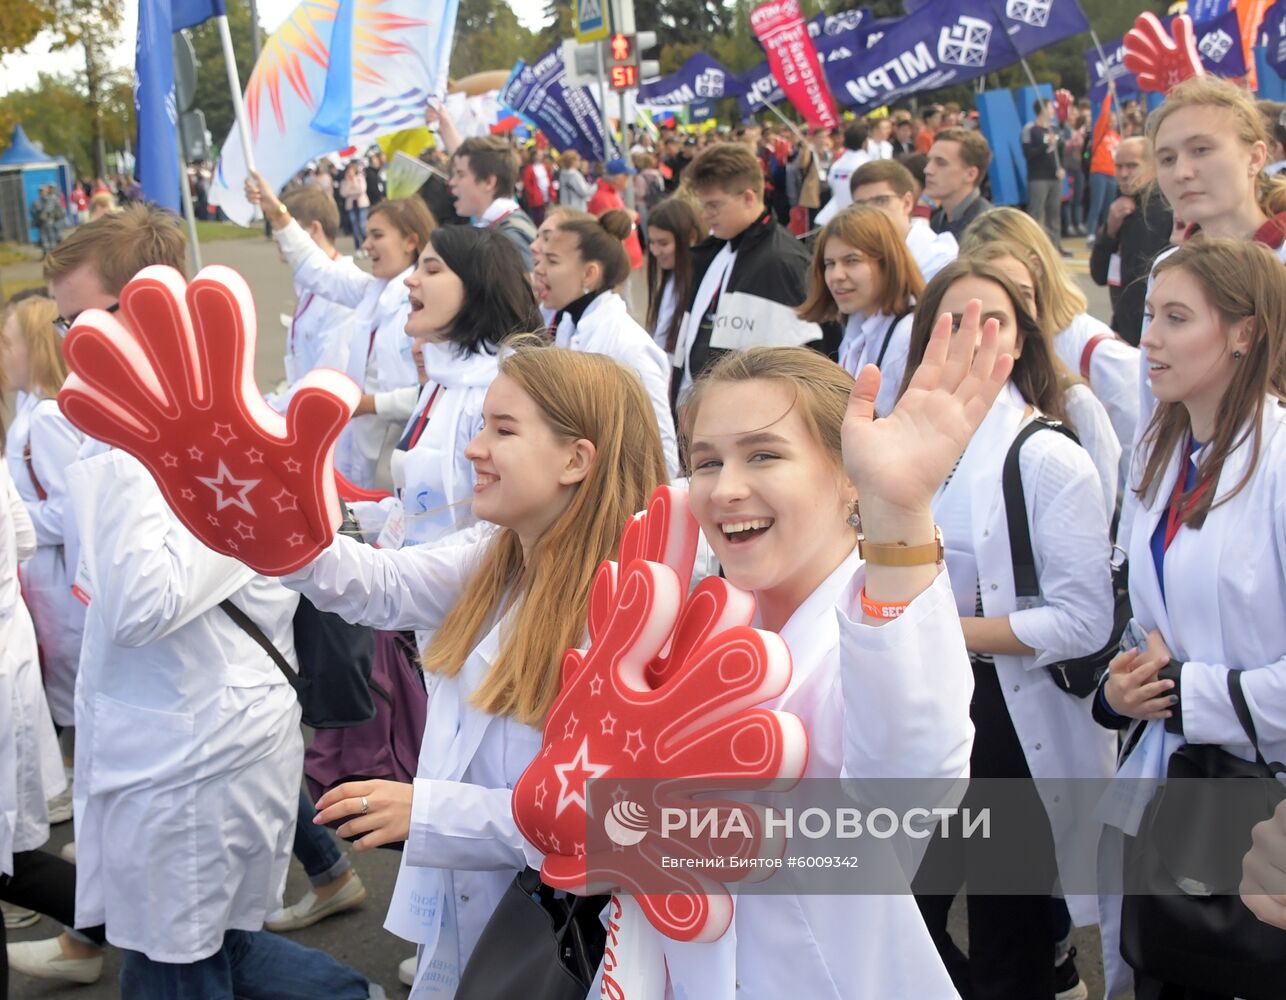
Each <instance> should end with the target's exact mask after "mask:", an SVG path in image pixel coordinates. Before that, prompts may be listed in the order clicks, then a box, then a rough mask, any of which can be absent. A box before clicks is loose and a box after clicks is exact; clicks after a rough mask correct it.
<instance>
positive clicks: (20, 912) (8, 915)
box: [0, 903, 40, 931]
mask: <svg viewBox="0 0 1286 1000" xmlns="http://www.w3.org/2000/svg"><path fill="white" fill-rule="evenodd" d="M0 913H3V914H4V928H5V930H7V931H16V930H21V929H22V928H23V927H30V926H31V925H32V924H35V923H38V922H39V921H40V914H39V913H37V912H36V911H35V910H28V909H26V908H25V907H21V906H14V905H13V904H12V903H0Z"/></svg>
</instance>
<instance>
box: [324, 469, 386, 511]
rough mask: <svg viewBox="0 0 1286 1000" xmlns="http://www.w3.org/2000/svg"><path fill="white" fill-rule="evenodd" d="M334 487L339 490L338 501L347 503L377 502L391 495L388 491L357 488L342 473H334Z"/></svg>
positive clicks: (363, 487)
mask: <svg viewBox="0 0 1286 1000" xmlns="http://www.w3.org/2000/svg"><path fill="white" fill-rule="evenodd" d="M335 485H336V486H337V487H338V488H339V496H340V499H342V500H344V501H345V502H347V503H357V502H358V501H359V500H372V501H379V500H383V499H384V498H385V497H391V496H392V495H393V494H392V493H390V492H389V491H388V490H368V489H367V488H366V487H365V486H358V485H357V484H356V483H355V482H353V481H352V480H350V479H348V478H346V477H345V476H344V474H343V473H342V472H336V473H335Z"/></svg>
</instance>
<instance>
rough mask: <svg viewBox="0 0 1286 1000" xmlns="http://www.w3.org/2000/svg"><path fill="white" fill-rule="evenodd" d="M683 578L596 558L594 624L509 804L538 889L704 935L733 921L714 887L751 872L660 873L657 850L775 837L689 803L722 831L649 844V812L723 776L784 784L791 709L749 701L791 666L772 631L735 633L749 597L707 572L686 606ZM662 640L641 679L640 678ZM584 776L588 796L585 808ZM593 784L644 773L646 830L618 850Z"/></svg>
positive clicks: (779, 687)
mask: <svg viewBox="0 0 1286 1000" xmlns="http://www.w3.org/2000/svg"><path fill="white" fill-rule="evenodd" d="M686 582H687V578H686V577H684V578H681V577H680V576H679V575H677V574H676V573H675V572H674V571H673V570H672V569H671V568H669V567H667V566H663V565H660V564H658V563H652V562H645V561H642V560H635V561H634V562H632V563H630V564H629V565H628V566H626V567H625V568H624V570H622V571H620V572H619V574H618V573H617V571H616V569H615V567H614V566H613V564H611V563H605V564H604V565H603V567H601V568H600V571H599V578H598V580H596V584H595V587H594V589H593V591H592V593H591V597H590V604H591V617H592V619H593V620H595V621H597V623H598V624H597V626H596V634H595V635H594V637H593V640H592V644H591V645H590V648H589V649H588V650H569V651H568V653H567V656H566V659H565V660H564V665H563V687H562V690H561V692H560V694H559V696H558V698H557V700H556V701H555V703H554V706H553V708H552V709H551V711H550V715H549V719H548V721H547V723H546V725H545V745H544V749H543V750H542V752H541V753H540V754H539V755H537V757H536V759H535V760H534V761H533V762H532V764H531V766H530V767H528V769H527V770H526V771H525V772H524V774H523V776H522V778H521V779H520V780H519V782H518V784H517V785H516V786H515V788H514V796H513V810H514V817H515V819H516V821H517V823H518V826H519V829H520V830H521V831H522V832H523V835H524V836H525V837H526V838H527V839H528V840H529V841H531V842H532V843H533V844H535V845H537V846H538V847H539V848H540V849H541V850H543V851H545V852H546V857H545V862H544V865H543V866H542V869H541V874H542V877H543V878H544V880H545V881H546V883H547V884H549V885H552V886H555V887H558V888H565V889H569V890H579V891H582V892H583V891H586V890H587V889H588V888H593V889H594V891H605V890H607V889H621V890H624V891H625V892H628V893H630V894H632V895H633V896H634V897H635V899H636V900H637V902H638V903H639V904H640V907H641V908H642V910H643V912H644V914H645V915H646V916H647V918H648V920H649V922H650V923H651V924H652V925H653V926H655V927H656V928H657V929H658V930H659V931H661V932H662V933H664V934H666V935H668V936H670V937H672V938H676V939H679V940H689V941H710V940H714V939H716V938H718V937H719V936H720V935H722V934H723V933H724V931H725V930H727V928H728V925H729V923H730V922H731V919H732V900H731V898H730V896H729V894H728V892H727V889H726V887H725V886H724V885H723V883H724V882H730V881H734V880H737V879H738V878H739V877H743V876H744V875H749V874H751V873H752V872H753V873H754V874H760V873H761V872H762V870H758V871H757V870H755V869H753V868H739V869H718V870H717V872H718V877H717V878H715V877H712V876H711V874H710V873H711V872H714V871H716V870H715V869H707V870H705V871H701V870H699V869H696V868H672V867H663V866H662V863H661V858H662V856H663V854H664V855H670V856H672V855H673V854H675V853H680V854H684V855H689V856H695V857H706V858H709V857H713V856H715V855H716V854H723V855H729V854H734V853H735V854H739V855H740V856H743V857H745V856H755V857H760V856H764V855H765V854H769V855H771V854H779V853H780V847H779V845H777V844H774V843H770V842H769V841H768V840H767V838H765V837H764V835H763V824H762V821H761V817H760V814H759V811H758V810H757V809H755V808H754V807H752V806H747V805H743V804H741V803H737V802H724V801H720V802H717V803H711V802H709V801H705V800H703V801H701V802H700V806H701V808H702V809H703V810H709V809H714V810H715V811H716V814H717V816H718V820H717V822H716V824H715V828H716V829H717V830H718V831H726V830H727V829H728V826H727V821H728V820H729V819H730V818H735V820H736V824H735V825H736V827H737V831H738V832H737V834H736V835H735V836H730V837H727V838H720V837H719V836H716V835H715V832H714V831H712V830H710V829H709V828H706V829H705V832H704V833H697V834H694V835H691V836H687V837H683V836H681V835H678V834H671V835H670V836H669V837H668V838H667V839H666V840H665V841H664V851H662V850H661V848H662V842H661V839H660V833H659V830H660V824H661V816H662V809H664V808H667V807H678V808H686V807H688V806H690V805H692V804H693V800H694V797H695V796H696V795H698V794H699V793H701V792H703V791H711V790H717V789H719V788H722V787H726V786H727V783H728V782H733V781H735V782H736V783H737V785H738V787H739V788H743V789H744V788H763V787H770V786H772V787H778V786H780V785H781V784H782V783H783V782H785V783H786V784H789V783H791V782H793V781H795V780H798V778H799V777H801V776H802V775H803V773H804V768H805V765H806V763H807V737H806V735H805V732H804V727H803V724H802V723H801V722H800V721H799V719H798V718H796V717H795V716H794V715H791V714H789V713H782V712H774V711H769V710H767V709H762V708H756V707H754V706H756V705H759V704H761V703H763V702H765V701H768V700H770V699H772V698H774V697H776V696H778V695H780V694H781V693H782V692H783V691H784V690H785V689H786V686H787V685H788V684H789V681H790V672H791V668H790V653H789V650H788V649H787V648H786V645H785V643H784V641H783V640H782V639H781V637H780V636H778V635H776V634H775V633H770V632H762V631H759V630H757V629H754V628H751V627H749V622H750V621H751V619H752V618H753V615H754V601H753V599H752V598H750V597H748V595H745V594H742V593H740V592H738V591H736V590H735V589H734V588H733V587H732V586H731V585H729V584H728V583H727V582H726V581H724V580H720V579H717V578H711V579H707V580H703V581H702V582H701V583H700V584H699V585H698V586H697V588H696V589H695V590H694V591H693V594H692V596H691V598H689V599H688V600H687V601H685V600H684V597H683V591H684V589H685V587H686ZM605 604H606V606H604V605H605ZM712 623H716V624H712ZM667 648H668V650H669V662H668V664H667V665H666V669H665V670H664V671H663V672H661V673H662V676H661V677H660V680H659V683H658V684H657V685H656V686H655V687H654V686H653V684H652V683H651V680H650V679H649V678H650V677H651V676H654V675H656V673H657V672H656V671H655V670H654V669H653V667H654V664H655V663H656V661H657V660H658V658H659V657H660V656H661V654H662V651H663V650H665V649H667ZM589 779H596V781H595V786H594V790H595V794H594V795H593V796H592V800H591V802H589V803H587V801H586V782H587V781H588V780H589ZM608 779H620V780H629V779H651V780H650V782H649V783H648V785H647V788H648V789H649V790H648V791H647V792H646V799H647V801H645V802H642V803H636V806H637V807H638V808H640V809H641V811H642V813H644V814H646V822H647V824H648V831H649V835H645V836H644V837H643V838H642V839H641V841H640V842H637V843H635V844H633V845H630V846H629V848H628V850H625V851H622V852H621V853H615V851H614V850H600V847H601V846H602V844H603V841H602V831H604V830H605V826H604V823H605V820H606V819H607V818H609V817H608V815H607V811H606V810H604V809H600V808H598V807H599V806H601V805H603V800H604V799H605V796H604V795H603V794H601V793H602V792H603V791H604V790H606V789H607V788H609V787H611V784H612V782H611V781H610V780H608ZM635 787H638V786H635ZM640 794H643V793H640ZM743 831H749V836H744V835H742V832H743ZM609 837H610V833H609ZM587 843H588V845H589V848H590V850H588V851H587ZM738 873H741V874H738Z"/></svg>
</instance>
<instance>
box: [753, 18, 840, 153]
mask: <svg viewBox="0 0 1286 1000" xmlns="http://www.w3.org/2000/svg"><path fill="white" fill-rule="evenodd" d="M750 26H751V27H752V28H753V29H754V32H755V36H756V37H757V38H758V39H759V41H760V43H761V44H762V45H763V47H764V50H765V51H766V52H767V53H768V65H769V66H771V67H772V73H773V76H775V77H776V78H777V82H778V83H779V84H781V89H782V90H783V91H785V92H786V96H787V97H788V98H790V103H791V104H793V105H794V106H795V109H796V110H797V111H798V112H799V113H800V114H801V115H803V116H804V120H805V121H807V122H808V125H809V127H810V128H835V127H836V126H837V125H838V124H839V116H838V115H837V114H836V113H835V98H834V97H832V96H831V92H830V88H829V87H827V86H826V77H824V76H823V75H822V66H821V62H820V61H819V60H818V58H817V49H816V48H815V47H814V46H813V40H812V38H811V37H809V34H808V27H807V25H805V24H804V15H803V13H802V12H801V11H800V9H799V0H769V2H768V3H765V4H760V5H759V6H758V7H756V8H755V9H754V10H753V11H752V12H751V14H750Z"/></svg>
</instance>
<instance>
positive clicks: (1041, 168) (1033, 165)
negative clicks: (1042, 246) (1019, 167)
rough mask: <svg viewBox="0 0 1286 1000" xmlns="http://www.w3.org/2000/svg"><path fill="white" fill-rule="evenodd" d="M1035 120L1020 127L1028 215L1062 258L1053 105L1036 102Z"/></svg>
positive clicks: (1059, 153) (1059, 158)
mask: <svg viewBox="0 0 1286 1000" xmlns="http://www.w3.org/2000/svg"><path fill="white" fill-rule="evenodd" d="M1033 110H1034V111H1035V112H1036V117H1035V118H1034V119H1033V120H1031V121H1029V122H1028V123H1027V124H1026V125H1024V126H1023V131H1022V142H1023V157H1024V158H1025V159H1026V161H1027V214H1028V215H1030V216H1031V217H1032V218H1033V219H1035V220H1036V221H1037V222H1039V223H1040V225H1041V228H1043V229H1044V230H1045V235H1046V236H1048V237H1049V241H1050V242H1051V243H1053V244H1054V247H1055V249H1057V250H1058V252H1059V253H1060V254H1061V255H1062V256H1064V257H1070V256H1071V254H1070V253H1068V252H1067V251H1066V250H1064V249H1063V240H1062V193H1063V143H1062V141H1061V140H1060V138H1059V135H1058V131H1057V129H1056V127H1055V125H1054V103H1053V102H1052V101H1046V100H1043V99H1041V100H1037V101H1036V104H1035V106H1034V108H1033Z"/></svg>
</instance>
